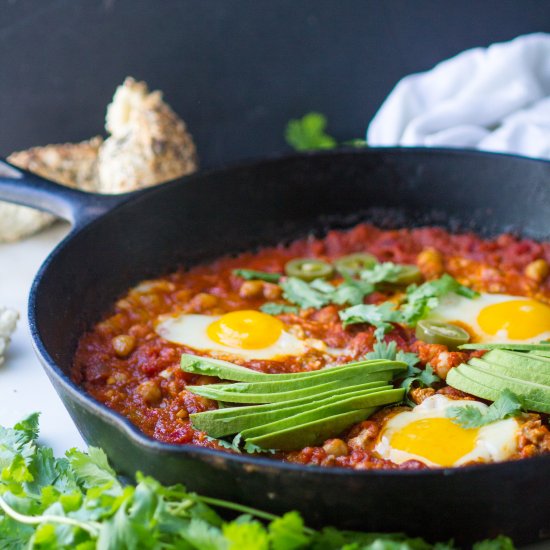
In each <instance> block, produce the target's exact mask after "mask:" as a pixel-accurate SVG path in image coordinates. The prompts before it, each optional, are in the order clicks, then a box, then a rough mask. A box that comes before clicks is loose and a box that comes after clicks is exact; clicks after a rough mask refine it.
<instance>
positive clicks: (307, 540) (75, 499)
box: [0, 414, 514, 550]
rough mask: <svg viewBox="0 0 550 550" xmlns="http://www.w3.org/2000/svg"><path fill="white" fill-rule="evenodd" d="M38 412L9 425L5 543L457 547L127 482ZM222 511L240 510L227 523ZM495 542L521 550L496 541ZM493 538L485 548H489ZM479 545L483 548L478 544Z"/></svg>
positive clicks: (258, 549)
mask: <svg viewBox="0 0 550 550" xmlns="http://www.w3.org/2000/svg"><path fill="white" fill-rule="evenodd" d="M37 437H38V415H36V414H35V415H31V416H30V417H29V418H27V419H25V420H23V421H22V422H20V423H18V424H16V425H15V426H14V427H13V428H4V427H2V426H0V548H6V549H8V548H9V549H11V548H13V549H17V548H40V549H43V550H68V549H71V550H73V549H74V550H94V549H95V548H98V549H102V550H119V549H138V548H139V549H144V550H147V549H150V550H153V549H157V548H162V549H164V550H176V549H185V550H205V549H208V550H234V549H236V548H238V549H239V550H307V549H320V548H322V549H323V550H343V549H344V548H346V549H348V548H349V549H351V548H354V549H357V550H374V549H376V550H390V549H394V548H399V549H400V550H435V549H436V548H437V549H438V550H442V549H443V548H445V549H447V550H452V549H453V546H452V545H446V544H444V545H441V544H439V545H435V546H433V545H431V544H429V543H427V542H425V541H424V540H422V539H419V538H415V539H411V538H408V537H406V536H405V535H400V534H389V535H384V534H379V533H372V534H371V533H361V532H353V531H339V530H337V529H333V528H330V527H328V528H325V529H323V530H321V531H314V530H313V529H310V528H308V527H307V526H305V525H304V521H303V519H302V518H301V516H300V515H299V514H298V512H288V513H286V514H284V515H283V516H276V515H273V514H270V513H268V512H264V511H262V510H257V509H254V508H250V507H248V506H244V505H242V504H238V503H235V502H229V501H226V500H220V499H216V498H211V497H204V496H201V495H197V494H196V493H192V492H189V491H187V490H186V489H185V487H184V486H183V485H173V486H164V485H161V484H160V483H159V482H158V481H156V480H155V479H153V478H152V477H149V476H144V475H142V474H139V473H138V474H137V476H136V483H135V484H131V485H124V484H123V483H122V482H121V481H120V480H119V478H118V477H117V474H116V472H115V471H114V470H113V469H112V468H111V466H110V465H109V462H108V460H107V457H106V456H105V453H104V452H103V451H102V450H101V449H97V448H93V447H90V449H89V451H88V453H83V452H81V451H78V450H76V449H73V450H71V451H68V452H67V453H66V456H65V457H63V458H55V457H54V455H53V452H52V450H51V449H50V448H48V447H44V446H41V445H39V444H38V443H37ZM215 509H221V510H230V511H231V512H233V514H234V513H237V514H241V515H240V516H239V517H237V519H234V520H233V521H225V520H224V519H223V518H222V517H221V516H220V515H219V514H218V512H216V510H215ZM495 542H498V544H500V546H494V548H495V550H496V549H497V548H499V549H506V550H513V549H514V546H513V544H512V542H511V541H510V540H509V539H506V538H504V537H500V538H499V539H495ZM489 543H490V541H484V542H483V543H480V544H482V546H479V550H481V548H484V549H488V548H493V546H487V544H489ZM474 548H475V547H474Z"/></svg>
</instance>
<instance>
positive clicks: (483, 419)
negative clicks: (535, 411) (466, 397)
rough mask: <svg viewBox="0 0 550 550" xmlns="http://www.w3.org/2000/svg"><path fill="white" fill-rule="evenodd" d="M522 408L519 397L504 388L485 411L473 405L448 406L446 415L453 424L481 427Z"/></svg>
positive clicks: (513, 414) (514, 413)
mask: <svg viewBox="0 0 550 550" xmlns="http://www.w3.org/2000/svg"><path fill="white" fill-rule="evenodd" d="M523 408H524V407H523V403H522V401H521V399H520V398H519V397H518V396H517V395H516V394H515V393H513V392H512V391H510V390H504V391H503V392H502V393H501V394H500V397H499V398H498V399H497V400H496V401H495V402H494V403H492V404H491V405H490V406H489V408H488V409H486V410H485V411H482V410H481V409H480V408H479V407H476V406H474V405H464V406H461V407H451V408H449V410H448V415H449V417H450V418H451V420H452V421H453V422H454V423H455V424H458V425H460V426H462V427H463V428H481V427H482V426H486V425H487V424H492V423H493V422H497V421H498V420H504V419H506V418H510V417H513V416H518V415H519V414H521V412H522V410H523Z"/></svg>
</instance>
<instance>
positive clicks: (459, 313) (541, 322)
mask: <svg viewBox="0 0 550 550" xmlns="http://www.w3.org/2000/svg"><path fill="white" fill-rule="evenodd" d="M427 319H433V320H437V321H446V322H449V323H456V324H459V325H461V326H463V327H464V328H465V329H466V330H468V332H470V334H471V335H472V336H473V340H475V341H477V342H515V343H518V342H540V341H541V340H546V339H548V338H550V306H548V305H546V304H543V303H542V302H538V301H537V300H533V299H532V298H525V297H522V296H509V295H508V294H487V293H481V294H480V296H479V297H477V298H473V299H469V298H465V297H463V296H459V295H458V294H454V293H450V294H448V295H446V296H444V297H443V298H441V300H440V302H439V305H438V306H437V307H436V308H434V309H433V310H432V311H431V312H430V314H429V315H428V317H427Z"/></svg>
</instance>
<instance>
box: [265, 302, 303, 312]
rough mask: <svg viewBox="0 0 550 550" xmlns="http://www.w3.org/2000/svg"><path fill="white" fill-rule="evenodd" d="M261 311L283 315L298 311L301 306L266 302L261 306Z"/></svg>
mask: <svg viewBox="0 0 550 550" xmlns="http://www.w3.org/2000/svg"><path fill="white" fill-rule="evenodd" d="M260 311H263V312H264V313H267V314H268V315H281V313H298V312H299V311H300V308H299V307H297V306H289V305H287V304H277V303H276V302H266V303H265V304H263V305H261V306H260Z"/></svg>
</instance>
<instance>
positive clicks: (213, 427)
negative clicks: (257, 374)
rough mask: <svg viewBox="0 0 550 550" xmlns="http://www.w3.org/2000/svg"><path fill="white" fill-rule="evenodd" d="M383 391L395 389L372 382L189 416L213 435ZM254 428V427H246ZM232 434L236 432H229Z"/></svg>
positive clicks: (197, 426) (194, 424)
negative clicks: (262, 419) (260, 419)
mask: <svg viewBox="0 0 550 550" xmlns="http://www.w3.org/2000/svg"><path fill="white" fill-rule="evenodd" d="M381 389H392V386H389V385H387V384H386V383H385V382H382V381H376V382H368V383H366V384H359V385H356V386H350V387H348V388H344V389H337V390H329V391H327V392H323V393H321V394H318V395H313V396H306V397H302V398H301V399H293V400H290V401H281V402H279V403H265V404H263V405H245V406H237V407H226V408H223V409H216V410H213V411H204V412H200V413H194V414H191V415H190V416H189V418H190V419H191V422H192V423H193V426H194V427H195V428H197V429H199V430H203V431H205V432H207V433H209V434H210V432H211V431H217V430H223V431H226V430H227V429H229V425H230V424H231V423H232V422H238V423H239V425H240V423H241V422H243V423H247V422H248V420H247V419H248V417H252V418H251V419H253V418H257V417H258V415H267V414H270V413H274V414H276V413H278V412H279V411H282V413H283V415H282V416H281V418H283V417H284V416H285V415H287V414H288V413H287V411H289V410H290V409H291V408H292V409H296V411H295V412H302V409H303V410H310V409H312V408H314V407H317V406H318V405H320V404H322V403H325V402H333V401H337V400H339V399H344V398H346V397H348V396H352V395H360V394H363V393H368V392H372V391H379V390H381ZM246 427H250V426H246ZM243 429H245V427H244V426H243V427H240V428H239V429H237V430H236V431H235V433H236V432H239V431H241V430H243ZM228 433H232V432H228ZM212 436H213V437H222V436H221V435H217V436H216V435H212Z"/></svg>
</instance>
